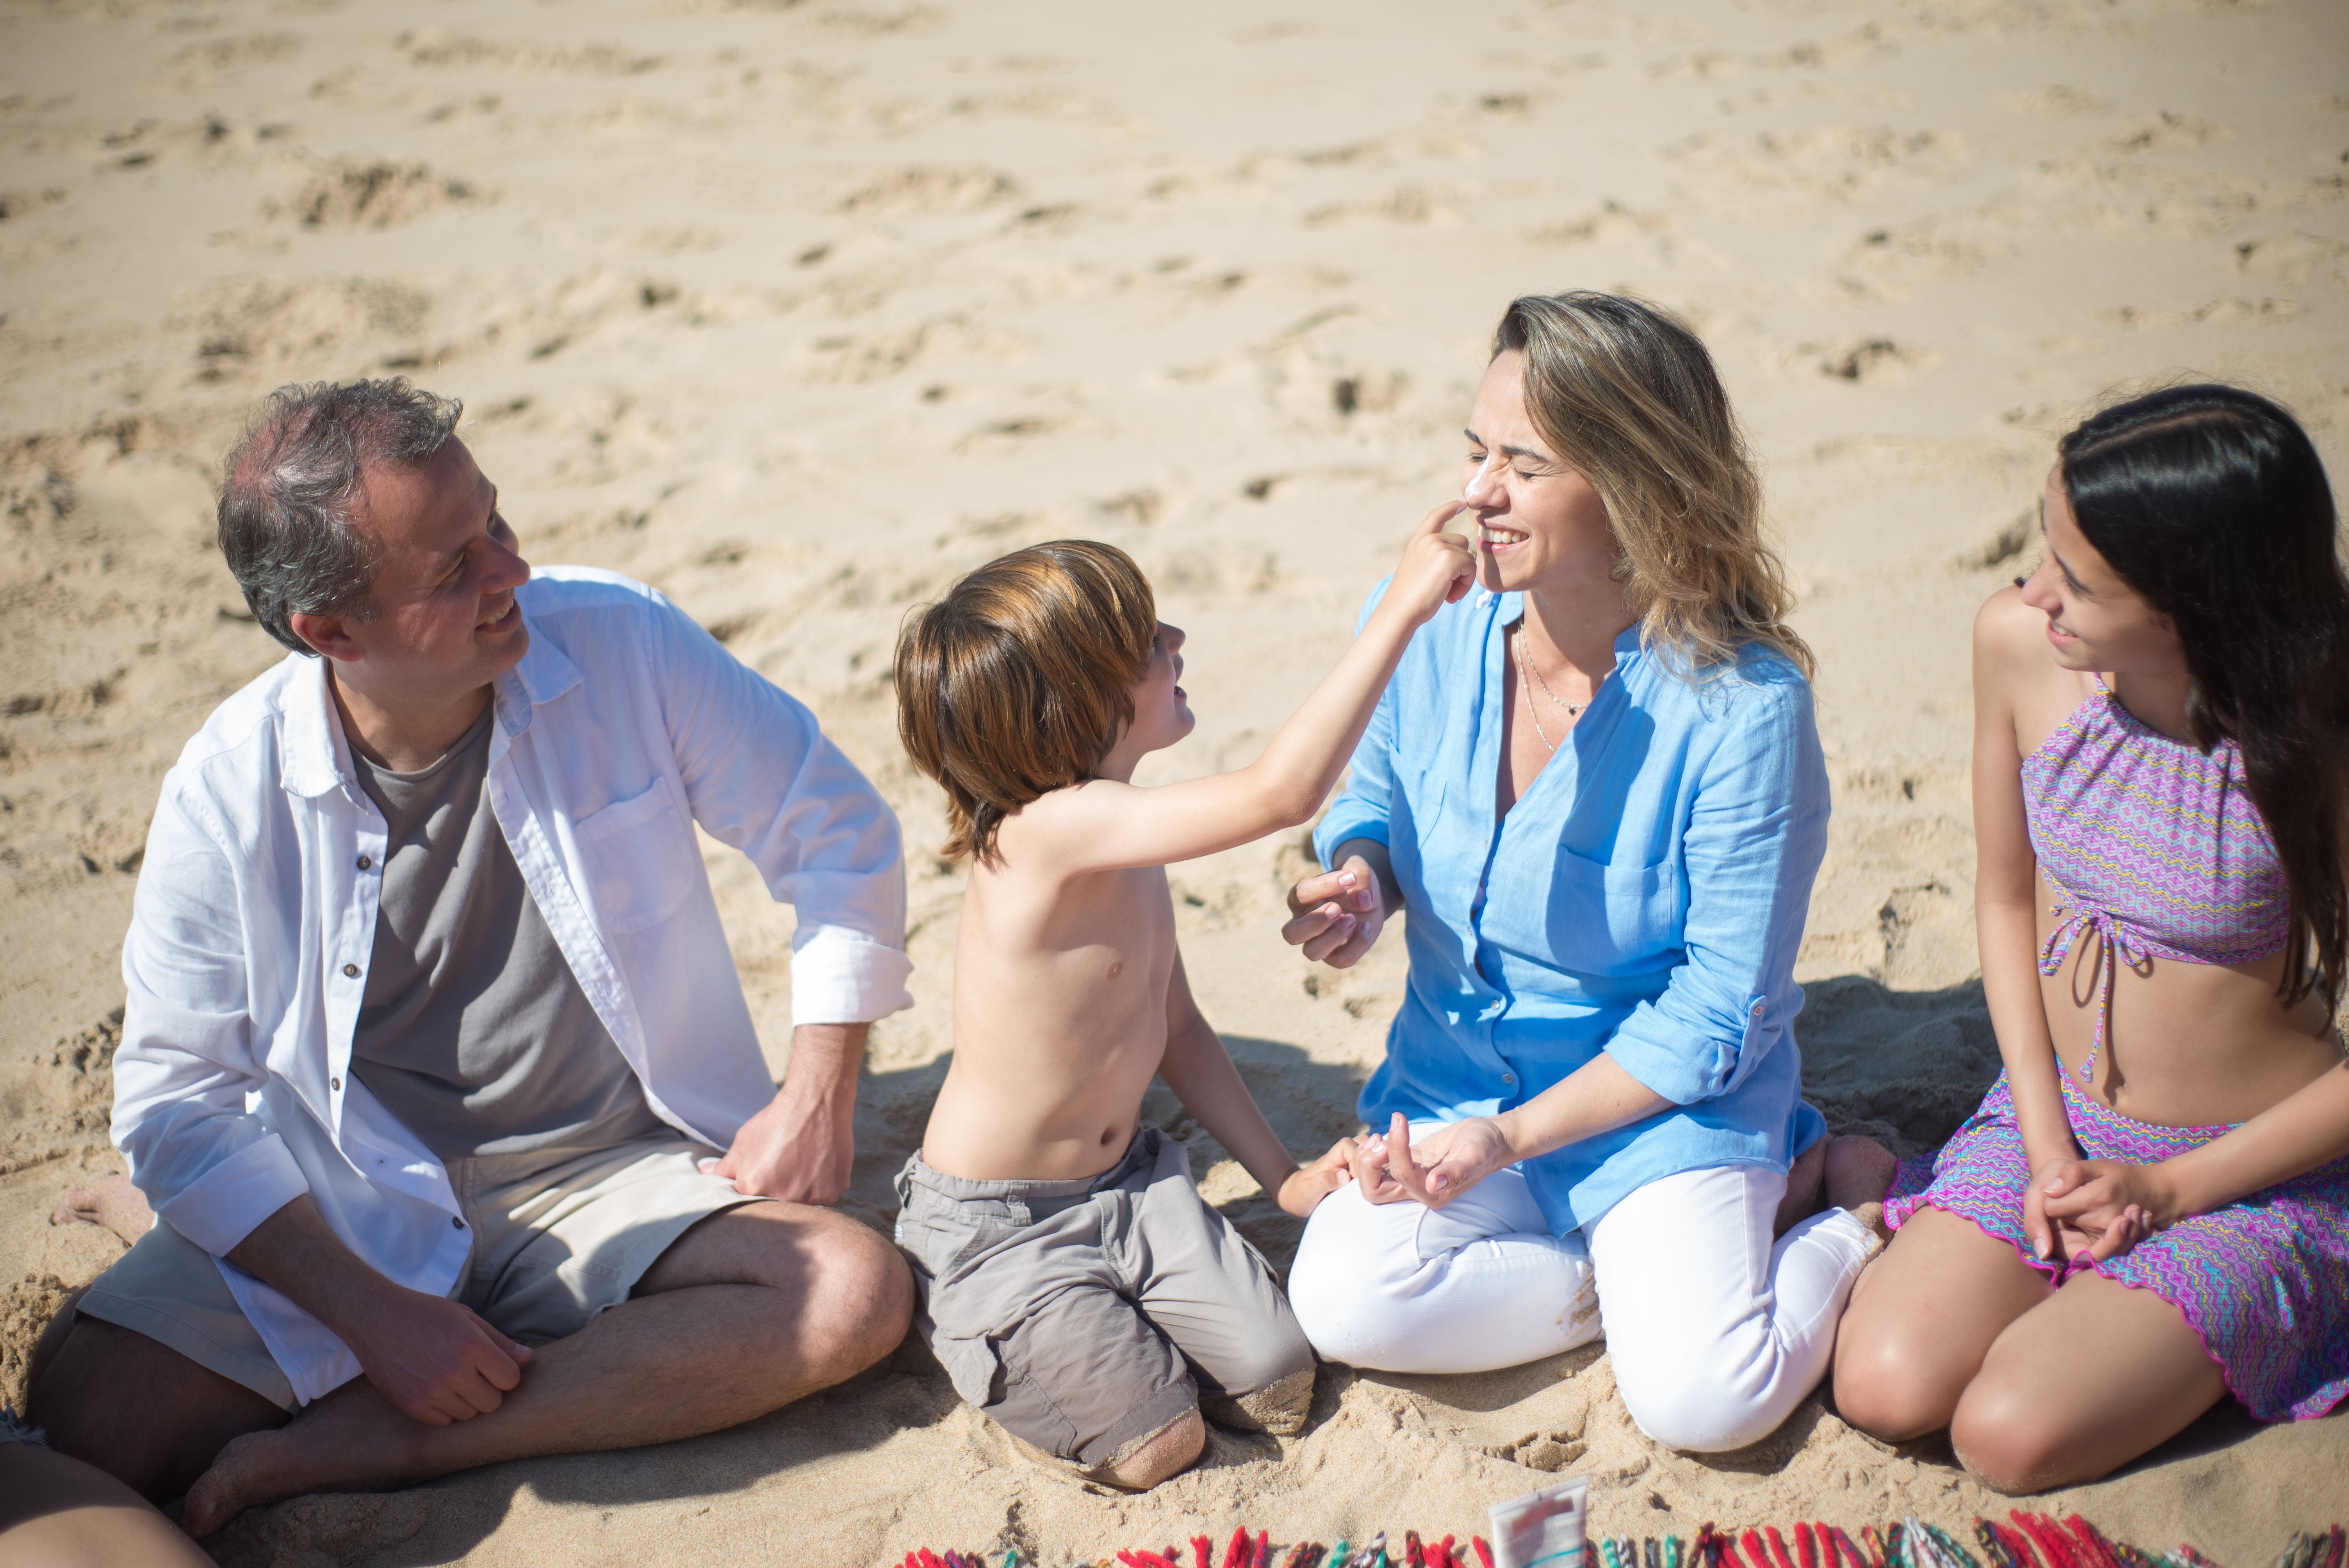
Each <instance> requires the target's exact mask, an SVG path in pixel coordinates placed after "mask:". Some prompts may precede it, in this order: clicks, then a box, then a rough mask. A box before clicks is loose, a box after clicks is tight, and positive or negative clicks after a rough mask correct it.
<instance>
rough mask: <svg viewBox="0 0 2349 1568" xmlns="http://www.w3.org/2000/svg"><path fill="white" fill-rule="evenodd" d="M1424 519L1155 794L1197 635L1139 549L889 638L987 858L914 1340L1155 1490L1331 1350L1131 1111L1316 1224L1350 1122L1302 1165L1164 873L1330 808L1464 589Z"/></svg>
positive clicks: (943, 613) (1273, 1422) (912, 1196)
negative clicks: (1314, 639)
mask: <svg viewBox="0 0 2349 1568" xmlns="http://www.w3.org/2000/svg"><path fill="white" fill-rule="evenodd" d="M1458 510H1459V503H1457V502H1454V503H1450V504H1447V505H1445V506H1443V507H1439V508H1438V509H1436V511H1433V512H1431V513H1430V514H1429V515H1428V516H1427V518H1426V519H1425V520H1424V521H1423V522H1422V523H1421V524H1420V526H1419V528H1418V529H1417V530H1416V531H1414V532H1413V535H1412V538H1411V541H1410V542H1409V544H1408V545H1407V546H1406V547H1405V549H1404V551H1403V554H1402V563H1401V565H1399V566H1398V567H1397V569H1396V571H1395V574H1394V577H1393V579H1392V583H1391V585H1390V586H1389V588H1388V591H1387V593H1386V595H1385V597H1384V598H1383V599H1382V600H1381V602H1380V603H1379V606H1378V608H1377V610H1376V611H1375V612H1373V613H1372V614H1371V618H1370V620H1369V621H1368V623H1367V624H1365V625H1364V626H1363V628H1362V630H1361V634H1360V635H1359V636H1358V637H1357V638H1356V639H1355V641H1354V645H1353V646H1352V647H1351V648H1350V649H1349V650H1348V651H1347V653H1346V655H1345V657H1344V658H1343V659H1341V660H1340V662H1339V665H1338V667H1337V668H1336V669H1335V670H1334V671H1332V672H1331V673H1330V676H1329V677H1328V678H1327V679H1325V680H1323V681H1322V683H1321V685H1320V686H1319V687H1318V688H1317V689H1316V690H1315V691H1314V693H1313V695H1312V696H1310V697H1309V698H1308V699H1307V700H1306V703H1305V706H1304V707H1301V708H1299V710H1298V711H1297V713H1296V714H1295V715H1294V716H1293V717H1291V718H1290V719H1289V720H1288V723H1287V724H1285V725H1283V726H1282V727H1281V728H1280V732H1279V733H1278V735H1276V736H1274V737H1273V739H1272V743H1271V744H1270V745H1269V746H1268V747H1266V748H1265V751H1264V755H1263V756H1262V757H1260V758H1257V760H1256V761H1255V762H1253V763H1251V764H1249V765H1248V766H1247V767H1246V768H1243V769H1239V770H1237V772H1232V773H1221V774H1216V775H1213V776H1210V777H1208V778H1205V779H1191V780H1188V781H1185V782H1184V783H1180V784H1169V785H1164V786H1162V787H1159V788H1155V789H1143V788H1137V787H1136V786H1135V785H1134V784H1133V782H1132V780H1133V770H1134V768H1135V765H1136V764H1138V763H1139V762H1140V761H1141V760H1142V758H1143V757H1144V756H1146V755H1148V754H1149V753H1150V752H1153V751H1157V750H1160V749H1163V748H1165V747H1169V746H1172V745H1174V743H1175V742H1176V741H1178V740H1180V739H1182V738H1184V737H1185V735H1188V734H1189V733H1190V732H1191V728H1192V726H1193V724H1194V722H1195V721H1194V719H1193V717H1192V716H1191V710H1190V708H1189V707H1188V706H1187V705H1186V701H1185V695H1184V691H1183V688H1182V687H1181V686H1178V685H1177V684H1175V683H1176V681H1177V679H1178V677H1180V676H1181V675H1182V672H1183V658H1182V647H1183V634H1182V632H1181V631H1180V630H1178V629H1177V628H1175V627H1173V626H1168V625H1164V624H1161V623H1160V622H1159V620H1158V618H1157V611H1156V608H1155V606H1154V601H1153V599H1152V595H1151V592H1150V585H1149V583H1146V582H1145V581H1144V580H1143V576H1142V573H1140V572H1139V571H1137V570H1136V569H1135V567H1134V564H1133V562H1132V561H1131V560H1130V559H1128V558H1127V557H1126V555H1125V554H1124V552H1122V551H1119V550H1117V549H1115V548H1113V547H1112V546H1109V545H1105V544H1095V543H1090V542H1082V541H1063V542H1059V543H1054V544H1043V545H1037V546H1035V547H1033V548H1032V549H1028V550H1022V551H1019V552H1014V553H1013V554H1010V555H1007V556H1004V557H1003V558H1001V559H1000V560H998V561H995V562H990V563H989V564H988V565H987V566H984V567H981V568H980V569H979V570H978V571H977V572H974V573H971V574H970V575H969V576H968V577H966V578H965V579H963V580H962V582H960V583H957V584H956V585H955V587H954V589H953V590H952V591H951V592H949V593H947V596H946V598H945V599H943V600H942V601H940V602H939V603H936V604H933V605H930V606H928V607H927V608H926V609H924V610H922V611H920V612H918V613H917V614H916V615H915V617H914V618H913V619H912V620H911V621H910V622H909V623H908V624H907V625H906V627H905V633H904V634H903V636H902V637H901V638H900V641H899V644H898V649H897V663H896V676H895V679H896V688H897V724H898V733H899V735H900V736H901V737H902V738H904V740H905V749H906V750H907V751H908V752H909V753H911V754H912V756H913V758H914V760H915V762H916V765H917V766H919V767H920V768H921V769H922V770H923V771H924V772H925V773H926V774H928V775H929V776H930V777H931V778H933V779H936V780H937V781H938V783H939V784H940V785H942V786H943V787H944V788H945V789H946V792H947V811H948V821H949V827H950V830H951V832H950V837H949V838H948V840H947V853H948V854H949V855H953V856H957V857H959V856H961V855H963V854H966V853H967V854H969V855H970V856H971V857H972V860H973V862H974V863H973V865H972V868H971V873H970V882H969V886H968V891H967V892H965V893H964V896H963V907H962V924H961V932H960V935H959V936H958V937H957V944H958V945H957V952H956V963H955V991H954V1029H955V1054H954V1062H953V1066H952V1067H951V1068H950V1069H949V1070H948V1072H947V1080H946V1084H945V1087H944V1088H942V1089H941V1090H940V1092H939V1095H938V1102H937V1105H936V1108H935V1109H933V1110H932V1112H931V1114H930V1121H929V1127H928V1129H927V1130H926V1132H925V1134H924V1136H923V1140H922V1148H921V1150H920V1152H919V1153H917V1154H916V1155H915V1156H914V1157H913V1158H912V1159H911V1160H909V1161H906V1164H905V1171H904V1173H903V1174H901V1175H900V1176H899V1177H898V1179H897V1194H898V1197H899V1199H900V1201H901V1202H902V1203H903V1205H904V1207H903V1210H902V1212H901V1213H900V1215H899V1219H898V1225H897V1239H898V1242H899V1243H900V1245H902V1246H903V1247H904V1248H905V1252H906V1254H907V1255H908V1256H909V1257H910V1258H911V1259H912V1261H913V1264H914V1271H915V1274H916V1280H917V1282H918V1284H919V1287H920V1291H921V1295H922V1310H921V1314H920V1316H919V1318H918V1319H917V1326H918V1327H919V1328H920V1330H921V1332H922V1335H923V1337H924V1338H925V1339H926V1341H928V1343H929V1345H930V1347H931V1349H932V1350H933V1351H934V1352H935V1353H936V1356H937V1357H938V1359H939V1361H940V1362H941V1363H942V1364H944V1366H945V1367H946V1369H947V1374H948V1375H949V1376H950V1377H952V1378H953V1379H954V1385H955V1388H956V1390H957V1392H958V1393H960V1394H961V1395H962V1397H963V1398H965V1399H968V1401H969V1402H970V1403H971V1404H972V1405H974V1406H976V1407H978V1408H979V1409H980V1410H982V1411H984V1412H985V1413H986V1414H987V1415H988V1416H990V1417H992V1418H995V1419H996V1420H997V1421H998V1422H999V1423H1000V1424H1001V1425H1002V1426H1003V1427H1004V1429H1006V1430H1008V1431H1009V1433H1010V1434H1011V1435H1012V1437H1013V1438H1014V1439H1016V1440H1018V1441H1019V1443H1021V1444H1022V1445H1023V1446H1024V1447H1025V1448H1027V1449H1029V1450H1030V1451H1031V1452H1037V1453H1040V1454H1042V1455H1045V1456H1049V1457H1050V1459H1052V1460H1058V1461H1060V1462H1061V1464H1063V1465H1064V1466H1066V1467H1067V1468H1069V1469H1071V1470H1076V1471H1078V1472H1080V1473H1081V1474H1083V1475H1085V1476H1086V1477H1088V1478H1089V1479H1092V1480H1102V1481H1106V1482H1109V1483H1111V1484H1113V1485H1118V1486H1123V1487H1128V1488H1133V1489H1143V1488H1147V1487H1151V1486H1154V1485H1156V1484H1157V1483H1158V1482H1159V1481H1161V1480H1164V1479H1165V1478H1167V1477H1168V1476H1171V1475H1174V1473H1176V1472H1177V1471H1179V1470H1182V1469H1184V1468H1185V1466H1187V1465H1189V1464H1190V1463H1191V1461H1192V1460H1195V1459H1196V1458H1197V1457H1198V1454H1199V1450H1200V1449H1201V1448H1202V1447H1203V1446H1204V1445H1205V1443H1206V1428H1205V1426H1204V1425H1203V1424H1202V1421H1201V1416H1200V1408H1201V1406H1202V1404H1203V1403H1205V1404H1206V1407H1207V1408H1208V1409H1210V1410H1211V1411H1213V1412H1214V1413H1215V1415H1216V1418H1217V1420H1218V1421H1221V1422H1224V1423H1226V1424H1229V1425H1235V1426H1243V1427H1249V1428H1257V1429H1265V1430H1268V1431H1273V1432H1278V1433H1284V1434H1285V1433H1291V1432H1295V1431H1298V1430H1299V1429H1301V1428H1302V1427H1303V1425H1304V1421H1305V1416H1306V1410H1307V1407H1308V1406H1309V1404H1310V1402H1311V1399H1312V1394H1313V1352H1312V1349H1311V1347H1310V1346H1308V1345H1307V1344H1306V1341H1305V1336H1304V1335H1303V1334H1302V1333H1300V1332H1299V1329H1298V1326H1297V1322H1296V1319H1295V1318H1294V1317H1292V1316H1291V1315H1290V1314H1289V1310H1288V1302H1287V1301H1286V1300H1285V1299H1284V1298H1283V1296H1282V1294H1281V1291H1280V1288H1279V1286H1278V1284H1277V1283H1276V1282H1275V1281H1274V1279H1273V1277H1272V1273H1271V1270H1270V1269H1269V1268H1268V1267H1267V1266H1266V1264H1265V1262H1264V1259H1263V1258H1262V1257H1261V1256H1259V1255H1258V1254H1257V1252H1256V1250H1255V1249H1254V1248H1253V1247H1251V1246H1249V1245H1248V1244H1247V1242H1245V1241H1244V1240H1242V1239H1241V1237H1240V1235H1239V1233H1237V1231H1235V1230H1234V1229H1233V1228H1232V1226H1231V1224H1230V1222H1228V1221H1226V1219H1225V1218H1224V1217H1223V1216H1222V1215H1221V1214H1219V1213H1217V1212H1216V1211H1215V1210H1214V1209H1212V1208H1210V1207H1209V1206H1208V1205H1207V1203H1206V1201H1205V1200H1204V1199H1202V1198H1201V1197H1200V1196H1199V1192H1198V1189H1197V1188H1196V1187H1195V1186H1194V1185H1193V1184H1192V1181H1191V1174H1190V1168H1189V1163H1188V1161H1187V1159H1186V1157H1185V1153H1184V1150H1183V1147H1182V1145H1181V1144H1179V1143H1176V1142H1175V1141H1174V1140H1172V1139H1170V1138H1168V1137H1166V1136H1164V1134H1163V1133H1161V1132H1160V1131H1159V1130H1157V1129H1156V1128H1145V1127H1143V1126H1141V1124H1140V1123H1141V1109H1142V1096H1143V1090H1145V1089H1146V1088H1149V1086H1150V1081H1151V1078H1153V1077H1154V1076H1155V1077H1158V1078H1164V1079H1165V1081H1166V1087H1167V1088H1170V1089H1172V1090H1174V1096H1175V1098H1176V1099H1179V1100H1181V1101H1182V1102H1183V1104H1184V1106H1185V1109H1188V1110H1189V1111H1190V1112H1191V1114H1192V1115H1193V1116H1194V1117H1195V1118H1197V1119H1198V1121H1199V1124H1200V1125H1201V1126H1203V1127H1205V1128H1206V1130H1207V1131H1208V1132H1209V1133H1211V1134H1213V1135H1214V1137H1215V1138H1216V1141H1217V1142H1219V1143H1221V1144H1222V1145H1223V1147H1224V1148H1226V1149H1227V1150H1230V1151H1231V1153H1232V1155H1233V1156H1234V1157H1235V1158H1236V1159H1237V1160H1238V1161H1239V1162H1240V1163H1241V1165H1243V1166H1244V1167H1246V1169H1247V1172H1248V1174H1250V1175H1251V1176H1253V1177H1255V1178H1256V1179H1257V1181H1259V1182H1260V1183H1262V1184H1263V1187H1264V1190H1265V1191H1267V1192H1270V1193H1273V1194H1275V1195H1276V1196H1277V1197H1278V1200H1279V1202H1280V1206H1281V1207H1282V1208H1283V1209H1285V1210H1287V1211H1288V1212H1290V1213H1292V1214H1296V1215H1298V1216H1299V1217H1302V1216H1304V1215H1305V1214H1307V1213H1309V1212H1311V1210H1312V1208H1313V1206H1314V1204H1315V1203H1316V1202H1319V1200H1320V1199H1321V1198H1322V1197H1323V1196H1325V1195H1326V1194H1328V1193H1329V1192H1330V1191H1333V1190H1334V1189H1335V1188H1337V1187H1338V1186H1340V1184H1342V1183H1343V1182H1344V1181H1346V1180H1347V1179H1348V1175H1349V1171H1348V1166H1347V1156H1348V1154H1349V1153H1350V1147H1351V1141H1352V1140H1340V1141H1339V1143H1338V1145H1337V1146H1336V1147H1335V1148H1333V1149H1332V1150H1330V1152H1329V1153H1328V1154H1326V1155H1324V1156H1323V1157H1322V1158H1320V1159H1319V1160H1317V1161H1314V1162H1313V1163H1312V1164H1311V1165H1309V1166H1308V1167H1306V1168H1305V1169H1304V1170H1301V1171H1300V1170H1299V1169H1298V1168H1297V1166H1296V1164H1295V1163H1294V1162H1293V1161H1291V1160H1290V1159H1289V1157H1288V1151H1287V1150H1284V1149H1283V1148H1282V1147H1281V1145H1280V1141H1279V1140H1278V1138H1276V1137H1275V1136H1274V1134H1273V1131H1272V1129H1271V1128H1270V1127H1268V1125H1266V1122H1265V1119H1264V1115H1263V1113H1262V1112H1261V1111H1260V1110H1258V1109H1257V1105H1256V1101H1255V1100H1254V1099H1252V1098H1250V1096H1249V1094H1248V1091H1247V1087H1246V1086H1245V1085H1244V1084H1242V1083H1241V1081H1240V1078H1239V1074H1238V1072H1237V1070H1236V1069H1235V1068H1233V1066H1232V1061H1231V1058H1230V1057H1229V1056H1227V1055H1226V1053H1225V1051H1224V1047H1223V1042H1222V1041H1221V1040H1219V1039H1218V1038H1217V1037H1216V1032H1215V1031H1214V1030H1213V1029H1212V1028H1210V1027H1208V1026H1207V1023H1206V1019H1205V1018H1203V1017H1201V1016H1200V1015H1199V1009H1198V1007H1197V1006H1196V1005H1195V1003H1194V1002H1193V1001H1192V999H1191V987H1190V985H1189V983H1188V982H1187V981H1186V980H1185V977H1184V973H1183V955H1182V954H1181V952H1180V951H1179V949H1178V948H1177V946H1176V944H1175V939H1174V906H1173V901H1172V900H1171V899H1170V898H1169V897H1168V894H1167V889H1166V872H1165V869H1164V868H1165V866H1166V863H1167V862H1168V861H1183V860H1190V859H1193V858H1195V857H1197V856H1200V855H1208V854H1213V853H1215V852H1216V851H1219V850H1227V849H1230V848H1232V847H1233V846H1235V845H1237V844H1244V843H1247V841H1250V840H1252V839H1257V838H1260V837H1262V836H1263V835H1265V834H1267V833H1270V832H1276V831H1278V830H1281V829H1284V828H1290V827H1295V826H1296V825H1298V824H1299V823H1301V822H1304V821H1306V820H1309V818H1310V817H1311V816H1312V815H1313V813H1314V811H1315V810H1318V809H1319V806H1320V804H1321V802H1322V800H1323V799H1325V798H1326V797H1327V796H1328V795H1329V792H1330V788H1331V787H1332V786H1333V785H1334V784H1335V783H1336V782H1337V779H1338V774H1339V772H1340V769H1342V768H1343V767H1344V766H1345V761H1346V758H1348V757H1349V756H1350V755H1351V754H1352V752H1353V748H1354V745H1355V742H1356V741H1358V740H1359V739H1360V738H1361V734H1362V730H1363V727H1364V726H1365V725H1367V724H1368V723H1369V722H1370V717H1371V709H1372V708H1373V707H1375V706H1376V704H1377V702H1378V698H1379V694H1380V692H1381V691H1382V690H1383V689H1384V688H1385V686H1386V683H1387V679H1388V677H1389V676H1392V674H1393V673H1394V668H1395V664H1396V661H1397V660H1399V659H1400V658H1401V657H1402V651H1403V648H1404V646H1405V645H1407V644H1408V643H1409V642H1410V641H1411V637H1412V634H1413V632H1415V631H1416V630H1417V629H1418V628H1419V627H1420V626H1421V625H1423V624H1425V623H1426V622H1427V620H1428V619H1429V618H1430V617H1431V616H1433V614H1435V612H1436V610H1437V609H1438V608H1439V607H1441V606H1442V605H1444V603H1449V602H1451V601H1454V600H1456V599H1458V598H1459V597H1460V596H1461V595H1462V594H1464V593H1466V592H1467V591H1468V587H1469V584H1470V582H1471V580H1472V577H1473V574H1474V572H1475V562H1474V559H1473V558H1472V556H1471V554H1470V552H1469V549H1468V545H1467V542H1466V541H1465V539H1464V538H1463V537H1462V536H1461V535H1459V534H1455V533H1447V532H1444V522H1445V521H1447V520H1448V519H1449V518H1450V517H1451V516H1452V515H1453V514H1454V512H1456V511H1458Z"/></svg>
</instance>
